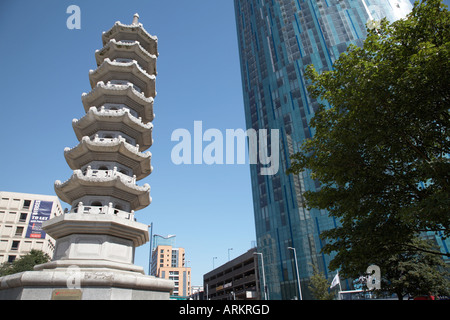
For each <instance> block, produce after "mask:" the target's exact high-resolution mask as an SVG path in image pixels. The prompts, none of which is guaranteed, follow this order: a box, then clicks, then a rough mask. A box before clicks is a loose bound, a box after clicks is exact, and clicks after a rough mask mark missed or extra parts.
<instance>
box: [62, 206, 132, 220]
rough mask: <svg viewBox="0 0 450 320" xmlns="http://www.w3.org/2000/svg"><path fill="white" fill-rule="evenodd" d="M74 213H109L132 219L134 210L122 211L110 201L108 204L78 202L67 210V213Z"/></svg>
mask: <svg viewBox="0 0 450 320" xmlns="http://www.w3.org/2000/svg"><path fill="white" fill-rule="evenodd" d="M74 213H78V214H80V213H83V214H110V215H115V216H117V217H120V218H123V219H127V220H132V221H134V210H131V212H127V211H123V210H119V209H116V208H114V207H113V206H112V203H111V202H110V203H109V205H108V206H85V205H84V204H83V202H79V203H78V206H77V207H75V208H72V209H71V210H70V211H69V214H74Z"/></svg>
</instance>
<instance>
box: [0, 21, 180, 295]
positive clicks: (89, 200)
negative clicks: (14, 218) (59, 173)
mask: <svg viewBox="0 0 450 320" xmlns="http://www.w3.org/2000/svg"><path fill="white" fill-rule="evenodd" d="M138 18H139V16H138V15H137V14H136V15H135V16H134V19H133V22H132V24H131V25H126V24H122V23H120V22H116V23H115V25H114V26H113V27H112V28H111V29H110V30H109V31H108V32H104V33H103V35H102V40H103V48H102V49H101V50H97V51H96V54H95V57H96V62H97V66H98V68H97V69H96V70H91V71H90V72H89V80H90V84H91V87H92V91H91V92H90V93H88V94H83V96H82V101H83V105H84V109H85V111H86V115H85V116H84V117H83V118H81V119H80V120H76V119H74V120H73V128H74V131H75V134H76V136H77V138H78V140H79V141H80V143H79V144H78V145H77V146H76V147H74V148H66V149H65V150H64V155H65V158H66V160H67V163H68V164H69V166H70V168H71V169H73V170H74V172H73V175H72V176H71V177H70V178H69V179H68V180H67V181H65V182H63V183H61V182H60V181H56V182H55V191H56V194H57V195H58V197H59V198H60V199H61V200H62V201H64V202H67V203H69V204H70V205H71V206H72V208H71V210H70V211H69V212H68V213H66V214H63V215H60V216H58V217H56V218H53V219H50V220H48V221H46V222H45V223H44V224H43V229H44V230H45V232H47V233H48V234H49V235H50V236H51V237H53V238H54V239H56V245H55V252H54V256H53V260H52V261H51V262H49V263H46V264H42V265H39V266H36V268H35V269H36V270H42V271H41V273H39V272H36V273H31V275H30V276H29V277H27V278H26V281H25V280H24V279H23V278H21V280H20V281H22V284H23V286H24V287H30V286H31V287H33V286H36V285H37V286H39V287H45V288H41V289H40V290H37V289H36V288H35V290H34V291H26V289H24V290H25V291H24V293H22V294H21V295H22V296H21V298H29V297H31V298H32V297H33V294H38V295H40V298H43V297H48V298H50V297H52V298H53V297H58V296H61V295H62V294H63V293H67V292H66V291H64V290H63V289H61V288H67V287H73V289H75V290H79V291H74V292H69V293H68V294H72V295H75V296H76V297H78V298H82V299H169V297H170V292H171V291H172V289H173V281H168V280H162V279H157V278H155V277H151V276H145V273H144V270H143V268H142V267H140V266H135V265H134V264H133V262H134V251H135V247H137V246H140V245H143V244H144V243H146V242H147V241H148V240H149V232H148V226H147V225H146V224H142V223H138V222H136V219H135V215H134V214H135V211H136V210H140V209H143V208H145V207H146V206H148V205H149V204H150V201H151V198H150V186H149V185H148V184H144V185H143V186H139V185H137V184H136V181H139V180H141V179H143V178H145V177H147V176H148V175H149V174H150V173H151V171H152V167H151V165H150V158H151V154H150V152H148V151H145V150H146V149H148V148H149V147H150V146H151V145H152V142H153V141H152V127H153V125H152V123H151V121H152V120H153V118H154V115H153V98H154V97H155V95H156V92H155V77H156V58H157V55H158V51H157V44H158V41H157V38H156V37H155V36H151V35H150V34H149V33H148V32H147V31H146V30H145V29H144V28H143V26H142V24H141V23H139V22H138ZM71 275H72V277H73V279H71V278H70V276H71ZM68 276H69V279H68V278H67V277H68ZM29 279H33V281H31V282H30V281H28V280H29ZM46 279H47V280H48V282H46ZM20 281H17V280H16V281H11V283H19V282H20ZM23 281H25V282H23ZM49 288H55V289H54V290H60V289H61V290H60V291H51V290H49ZM0 297H1V295H0Z"/></svg>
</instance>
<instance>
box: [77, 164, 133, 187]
mask: <svg viewBox="0 0 450 320" xmlns="http://www.w3.org/2000/svg"><path fill="white" fill-rule="evenodd" d="M82 173H83V175H84V176H86V177H94V178H110V177H117V176H119V177H121V179H122V181H123V182H125V183H132V184H136V175H133V176H132V177H130V176H128V175H126V174H124V173H122V172H119V171H117V167H114V169H113V170H97V169H91V166H88V167H87V168H86V169H85V170H84V171H82Z"/></svg>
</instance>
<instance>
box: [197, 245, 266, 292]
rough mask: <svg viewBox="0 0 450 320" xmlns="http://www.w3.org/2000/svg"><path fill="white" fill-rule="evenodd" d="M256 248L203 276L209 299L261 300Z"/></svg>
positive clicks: (205, 290)
mask: <svg viewBox="0 0 450 320" xmlns="http://www.w3.org/2000/svg"><path fill="white" fill-rule="evenodd" d="M257 259H258V257H257V255H256V248H252V249H250V250H248V251H247V252H246V253H244V254H242V255H240V256H238V257H236V258H234V259H233V260H231V261H228V262H227V263H225V264H223V265H221V266H220V267H218V268H215V269H214V270H212V271H210V272H208V273H207V274H205V275H204V276H203V288H204V296H205V299H207V300H260V299H261V293H260V292H261V290H260V286H259V279H260V277H259V273H258V260H257Z"/></svg>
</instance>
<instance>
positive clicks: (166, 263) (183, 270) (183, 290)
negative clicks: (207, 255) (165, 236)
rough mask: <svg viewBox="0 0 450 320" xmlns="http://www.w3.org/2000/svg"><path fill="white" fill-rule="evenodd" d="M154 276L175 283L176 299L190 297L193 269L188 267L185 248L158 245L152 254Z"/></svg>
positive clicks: (174, 294) (174, 293)
mask: <svg viewBox="0 0 450 320" xmlns="http://www.w3.org/2000/svg"><path fill="white" fill-rule="evenodd" d="M152 275H153V276H156V277H158V278H162V279H168V280H172V281H173V282H174V289H173V296H174V297H189V296H190V295H191V293H192V291H191V267H188V266H187V261H186V253H185V250H184V248H174V247H172V246H171V245H158V246H157V247H156V248H155V249H154V250H153V252H152Z"/></svg>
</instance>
